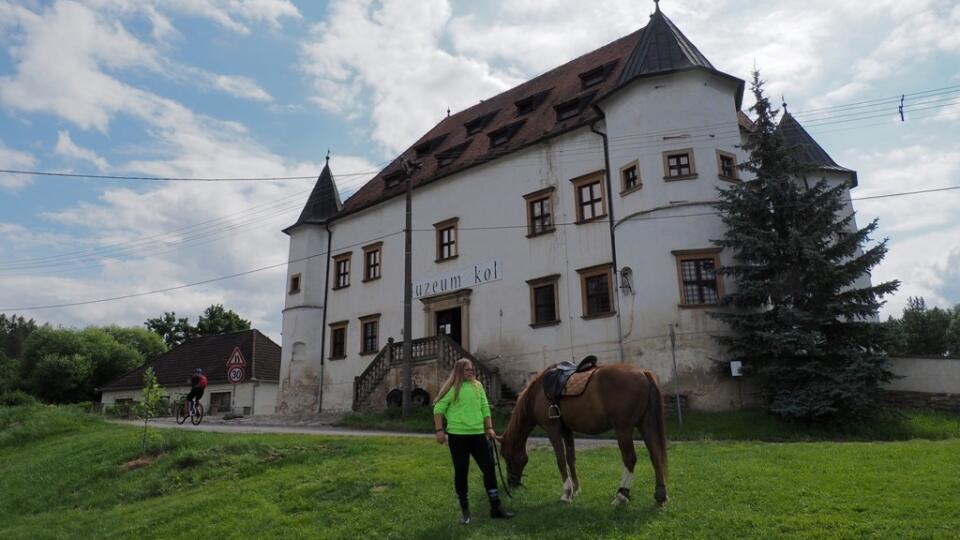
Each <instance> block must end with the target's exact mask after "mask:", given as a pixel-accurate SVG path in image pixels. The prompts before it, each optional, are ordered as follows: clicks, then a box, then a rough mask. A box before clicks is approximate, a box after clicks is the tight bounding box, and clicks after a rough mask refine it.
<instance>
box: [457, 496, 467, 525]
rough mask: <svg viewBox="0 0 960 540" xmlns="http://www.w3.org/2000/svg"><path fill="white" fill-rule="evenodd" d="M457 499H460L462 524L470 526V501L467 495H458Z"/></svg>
mask: <svg viewBox="0 0 960 540" xmlns="http://www.w3.org/2000/svg"><path fill="white" fill-rule="evenodd" d="M457 498H458V499H460V513H461V514H460V523H461V524H462V525H469V524H470V499H469V497H467V494H466V493H464V494H463V495H461V494H459V493H458V494H457Z"/></svg>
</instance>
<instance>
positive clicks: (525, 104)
mask: <svg viewBox="0 0 960 540" xmlns="http://www.w3.org/2000/svg"><path fill="white" fill-rule="evenodd" d="M550 90H552V89H551V88H547V89H546V90H544V91H542V92H537V93H536V94H534V95H532V96H528V97H525V98H523V99H521V100H520V101H517V102H516V103H515V105H516V106H517V116H523V115H525V114H530V113H532V112H533V111H535V110H537V107H539V106H540V104H541V103H543V100H544V99H546V97H547V94H549V93H550Z"/></svg>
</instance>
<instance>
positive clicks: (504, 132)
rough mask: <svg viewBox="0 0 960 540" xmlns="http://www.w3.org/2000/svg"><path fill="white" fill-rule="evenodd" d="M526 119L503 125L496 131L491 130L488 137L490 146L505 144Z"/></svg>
mask: <svg viewBox="0 0 960 540" xmlns="http://www.w3.org/2000/svg"><path fill="white" fill-rule="evenodd" d="M525 122H526V120H520V121H519V122H514V123H512V124H510V125H509V126H504V127H502V128H500V129H498V130H496V131H491V132H490V133H489V135H488V136H489V137H490V147H491V148H493V147H495V146H501V145H504V144H507V142H508V141H509V140H510V139H512V138H513V136H514V135H515V134H516V133H517V131H519V130H520V128H521V127H523V124H524V123H525Z"/></svg>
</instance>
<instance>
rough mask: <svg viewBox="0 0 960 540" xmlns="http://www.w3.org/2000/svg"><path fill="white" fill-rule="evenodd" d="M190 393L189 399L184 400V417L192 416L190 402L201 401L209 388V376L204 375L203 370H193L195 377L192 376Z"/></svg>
mask: <svg viewBox="0 0 960 540" xmlns="http://www.w3.org/2000/svg"><path fill="white" fill-rule="evenodd" d="M189 382H190V393H189V394H187V399H185V400H183V415H184V416H190V409H189V406H190V401H191V400H195V401H197V402H199V401H200V398H202V397H203V391H204V390H205V389H206V388H207V376H206V375H204V374H203V368H197V369H195V370H193V375H190V381H189Z"/></svg>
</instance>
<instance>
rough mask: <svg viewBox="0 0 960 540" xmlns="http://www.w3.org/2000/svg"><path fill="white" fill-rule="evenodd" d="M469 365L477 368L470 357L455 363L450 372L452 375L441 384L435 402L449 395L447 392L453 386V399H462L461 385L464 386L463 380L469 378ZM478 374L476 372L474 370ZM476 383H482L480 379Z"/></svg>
mask: <svg viewBox="0 0 960 540" xmlns="http://www.w3.org/2000/svg"><path fill="white" fill-rule="evenodd" d="M468 367H472V368H473V369H477V367H476V366H474V365H473V362H471V361H470V359H469V358H461V359H459V360H457V362H456V363H455V364H453V371H451V372H450V376H449V377H447V380H446V381H443V384H442V385H441V386H440V391H438V392H437V397H436V399H435V400H434V403H436V402H438V401H440V400H441V399H442V398H443V396H445V395H447V392H449V391H450V389H451V388H453V400H454V401H456V400H458V399H460V387H461V386H463V381H465V380H467V371H466V369H467V368H468ZM474 374H476V372H474ZM474 382H475V383H476V384H480V381H474Z"/></svg>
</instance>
